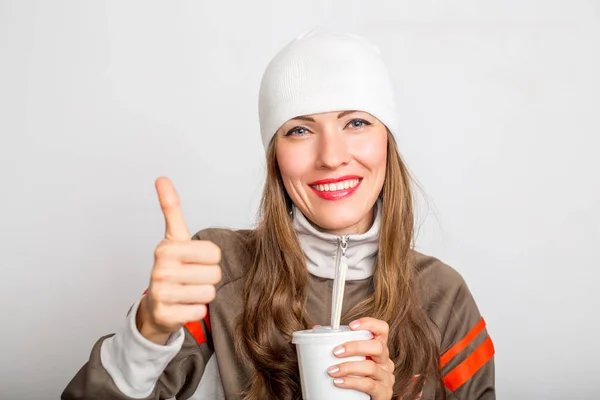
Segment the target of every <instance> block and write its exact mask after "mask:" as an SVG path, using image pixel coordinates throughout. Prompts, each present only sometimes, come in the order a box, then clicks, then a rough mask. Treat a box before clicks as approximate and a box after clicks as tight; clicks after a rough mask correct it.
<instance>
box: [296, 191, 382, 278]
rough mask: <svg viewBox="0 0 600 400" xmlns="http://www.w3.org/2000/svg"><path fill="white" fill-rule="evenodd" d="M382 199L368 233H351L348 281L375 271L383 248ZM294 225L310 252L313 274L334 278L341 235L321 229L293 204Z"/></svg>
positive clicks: (308, 261)
mask: <svg viewBox="0 0 600 400" xmlns="http://www.w3.org/2000/svg"><path fill="white" fill-rule="evenodd" d="M381 209H382V207H381V200H379V199H378V200H377V202H376V203H375V218H374V219H373V225H371V228H369V230H368V231H367V232H365V233H361V234H349V235H346V237H347V238H348V248H347V249H346V262H347V264H348V272H347V274H346V280H347V281H353V280H360V279H366V278H369V277H370V276H372V275H373V266H374V265H375V259H376V257H377V251H378V249H379V231H380V229H381ZM292 217H293V221H294V222H293V223H294V229H295V230H296V234H297V235H298V240H299V241H300V247H301V248H302V251H303V252H304V255H305V256H306V264H307V267H308V272H310V273H311V274H312V275H315V276H318V277H321V278H327V279H333V277H334V275H335V268H336V266H335V256H336V252H337V250H338V246H339V239H340V238H341V236H338V235H334V234H331V233H326V232H321V231H319V230H317V229H316V228H315V227H314V226H313V225H312V224H311V223H310V221H309V220H308V219H307V218H306V217H305V216H304V214H302V212H301V211H300V210H299V209H297V208H296V207H293V209H292Z"/></svg>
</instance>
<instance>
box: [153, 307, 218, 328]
mask: <svg viewBox="0 0 600 400" xmlns="http://www.w3.org/2000/svg"><path fill="white" fill-rule="evenodd" d="M206 313H207V308H206V305H204V304H187V305H186V304H178V305H168V306H167V305H161V306H159V307H157V308H156V309H155V311H154V319H155V321H156V322H157V323H159V324H161V325H164V326H170V325H182V324H186V323H188V322H191V321H200V320H202V319H203V318H204V317H206Z"/></svg>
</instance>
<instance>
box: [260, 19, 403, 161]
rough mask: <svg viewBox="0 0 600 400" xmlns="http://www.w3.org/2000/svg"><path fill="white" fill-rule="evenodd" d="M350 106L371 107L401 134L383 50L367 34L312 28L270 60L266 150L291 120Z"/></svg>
mask: <svg viewBox="0 0 600 400" xmlns="http://www.w3.org/2000/svg"><path fill="white" fill-rule="evenodd" d="M345 110H357V111H364V112H368V113H370V114H372V115H373V116H375V117H376V118H377V119H379V120H380V121H381V122H382V123H384V124H385V125H386V126H387V128H388V129H389V130H390V131H391V132H392V133H393V134H395V135H396V134H397V127H398V116H397V111H396V104H395V101H394V94H393V87H392V83H391V80H390V77H389V73H388V70H387V67H386V66H385V64H384V62H383V60H382V59H381V55H380V53H379V50H378V49H377V48H376V47H375V46H373V45H372V44H371V43H369V42H367V41H366V40H365V39H363V38H361V37H359V36H356V35H352V34H347V33H341V32H334V31H331V30H327V29H313V30H310V31H308V32H306V33H304V34H302V35H300V36H299V37H297V38H296V39H294V40H293V41H292V42H290V43H289V44H288V45H287V46H285V47H284V48H283V49H282V50H281V51H280V52H279V53H278V54H277V55H276V56H275V58H273V60H272V61H271V62H270V63H269V65H268V66H267V69H266V71H265V73H264V75H263V78H262V82H261V85H260V93H259V106H258V112H259V118H260V130H261V135H262V141H263V145H264V146H265V150H266V149H267V148H268V147H269V143H270V141H271V138H272V137H273V136H274V135H275V132H276V131H277V130H278V129H279V128H280V127H281V126H282V125H283V124H284V123H285V122H286V121H288V120H290V119H292V118H295V117H298V116H301V115H308V114H317V113H324V112H331V111H345Z"/></svg>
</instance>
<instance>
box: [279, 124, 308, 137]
mask: <svg viewBox="0 0 600 400" xmlns="http://www.w3.org/2000/svg"><path fill="white" fill-rule="evenodd" d="M307 133H308V129H306V128H305V127H303V126H297V127H295V128H292V129H290V130H289V131H287V133H286V134H285V135H283V136H305V135H306V134H307Z"/></svg>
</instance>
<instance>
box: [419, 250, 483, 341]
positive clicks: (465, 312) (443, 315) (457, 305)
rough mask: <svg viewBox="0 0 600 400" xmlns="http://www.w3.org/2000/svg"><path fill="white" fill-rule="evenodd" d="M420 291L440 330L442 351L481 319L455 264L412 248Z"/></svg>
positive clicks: (425, 305) (423, 301)
mask: <svg viewBox="0 0 600 400" xmlns="http://www.w3.org/2000/svg"><path fill="white" fill-rule="evenodd" d="M413 260H414V267H415V270H416V274H417V295H418V298H419V301H420V303H421V307H422V308H423V309H424V310H425V311H426V313H427V315H428V316H429V318H430V319H431V321H432V322H433V323H434V324H435V325H436V327H437V328H438V329H439V331H440V335H441V338H442V343H441V344H442V349H441V350H442V351H443V350H444V347H447V346H450V345H451V344H452V342H453V341H454V340H456V338H457V337H460V335H461V334H464V333H466V332H465V331H468V330H469V329H470V328H473V327H474V326H476V325H477V324H478V323H479V322H480V321H481V314H480V312H479V309H478V307H477V304H476V303H475V300H474V298H473V296H472V295H471V292H470V290H469V287H468V285H467V283H466V282H465V279H464V278H463V277H462V275H461V274H460V273H459V272H458V271H456V270H455V269H454V268H452V267H450V266H449V265H447V264H445V263H444V262H442V261H440V260H439V259H437V258H435V257H432V256H428V255H425V254H422V253H419V252H417V251H413Z"/></svg>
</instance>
